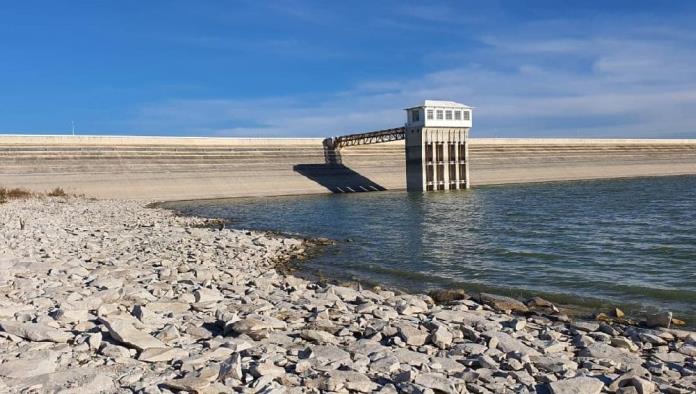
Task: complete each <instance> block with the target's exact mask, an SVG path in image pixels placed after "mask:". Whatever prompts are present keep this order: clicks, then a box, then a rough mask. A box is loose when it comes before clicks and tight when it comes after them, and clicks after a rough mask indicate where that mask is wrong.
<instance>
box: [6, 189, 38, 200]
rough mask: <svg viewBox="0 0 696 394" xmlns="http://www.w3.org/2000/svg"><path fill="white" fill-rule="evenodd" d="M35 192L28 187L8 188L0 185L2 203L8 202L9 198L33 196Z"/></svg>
mask: <svg viewBox="0 0 696 394" xmlns="http://www.w3.org/2000/svg"><path fill="white" fill-rule="evenodd" d="M33 195H34V193H32V192H31V191H29V190H27V189H22V188H18V187H15V188H13V189H7V188H4V187H0V203H3V202H7V201H8V200H16V199H20V198H29V197H32V196H33Z"/></svg>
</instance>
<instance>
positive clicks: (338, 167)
mask: <svg viewBox="0 0 696 394" xmlns="http://www.w3.org/2000/svg"><path fill="white" fill-rule="evenodd" d="M404 154H405V142H404V141H403V140H396V141H391V142H385V143H379V144H369V145H355V146H345V147H343V148H341V150H340V162H337V160H335V158H331V157H328V156H327V152H326V149H325V146H324V141H323V139H321V138H273V139H272V138H188V137H116V136H109V137H107V136H75V137H73V136H20V135H2V136H0V186H4V187H24V188H28V189H31V190H35V191H48V190H51V189H53V188H55V187H62V188H63V189H65V191H66V192H69V193H76V194H84V195H86V196H88V197H96V198H127V199H143V200H186V199H201V198H224V197H243V196H274V195H291V194H314V193H331V192H354V191H365V190H402V189H406V163H405V160H404ZM469 155H470V158H469V161H470V176H471V180H470V181H471V184H472V186H473V187H476V186H478V185H491V184H505V183H526V182H546V181H560V180H579V179H598V178H621V177H641V176H662V175H686V174H696V139H681V140H679V139H525V138H505V139H496V138H470V139H469Z"/></svg>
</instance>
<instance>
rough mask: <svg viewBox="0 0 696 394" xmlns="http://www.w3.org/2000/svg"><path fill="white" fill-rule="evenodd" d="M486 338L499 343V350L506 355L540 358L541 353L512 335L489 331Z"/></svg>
mask: <svg viewBox="0 0 696 394" xmlns="http://www.w3.org/2000/svg"><path fill="white" fill-rule="evenodd" d="M484 335H485V336H487V337H489V338H491V339H493V338H495V339H496V340H497V341H498V349H500V350H502V351H503V352H505V353H509V352H517V353H520V354H523V355H527V356H539V355H540V353H539V352H538V351H536V350H535V349H533V348H531V347H529V346H527V345H525V344H524V343H522V342H521V341H520V340H519V339H516V338H514V337H512V336H511V335H510V334H507V333H505V332H500V331H487V332H485V333H484Z"/></svg>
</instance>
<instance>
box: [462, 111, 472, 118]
mask: <svg viewBox="0 0 696 394" xmlns="http://www.w3.org/2000/svg"><path fill="white" fill-rule="evenodd" d="M464 120H471V113H470V112H469V111H464Z"/></svg>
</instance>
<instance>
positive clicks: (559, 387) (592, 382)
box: [549, 376, 604, 394]
mask: <svg viewBox="0 0 696 394" xmlns="http://www.w3.org/2000/svg"><path fill="white" fill-rule="evenodd" d="M603 388H604V383H602V381H601V380H599V379H596V378H591V377H585V376H581V377H577V378H571V379H565V380H559V381H557V382H552V383H551V384H549V389H550V391H551V394H599V393H601V392H602V389H603Z"/></svg>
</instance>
